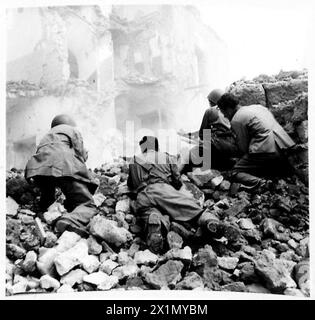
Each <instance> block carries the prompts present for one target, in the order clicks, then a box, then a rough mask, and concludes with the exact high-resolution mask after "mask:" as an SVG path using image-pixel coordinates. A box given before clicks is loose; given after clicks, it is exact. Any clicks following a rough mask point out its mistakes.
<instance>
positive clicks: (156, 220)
mask: <svg viewBox="0 0 315 320" xmlns="http://www.w3.org/2000/svg"><path fill="white" fill-rule="evenodd" d="M146 240H147V245H148V248H149V250H150V251H151V252H153V253H161V252H162V251H163V248H164V239H163V235H162V221H161V214H160V213H159V212H155V211H152V212H151V213H150V215H149V218H148V222H147V239H146Z"/></svg>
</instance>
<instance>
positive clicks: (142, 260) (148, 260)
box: [134, 249, 159, 265]
mask: <svg viewBox="0 0 315 320" xmlns="http://www.w3.org/2000/svg"><path fill="white" fill-rule="evenodd" d="M158 259H159V257H158V256H157V255H156V254H154V253H152V252H151V251H150V250H148V249H147V250H145V251H138V252H136V253H135V256H134V261H135V263H136V264H139V265H141V264H144V265H150V264H155V263H156V262H157V260H158Z"/></svg>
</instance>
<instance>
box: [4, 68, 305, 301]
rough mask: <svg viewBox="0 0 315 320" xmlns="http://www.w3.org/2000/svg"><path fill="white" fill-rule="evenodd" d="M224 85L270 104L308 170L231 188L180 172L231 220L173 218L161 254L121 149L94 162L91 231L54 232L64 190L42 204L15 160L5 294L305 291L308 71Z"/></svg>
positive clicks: (215, 174) (204, 174)
mask: <svg viewBox="0 0 315 320" xmlns="http://www.w3.org/2000/svg"><path fill="white" fill-rule="evenodd" d="M15 85H16V84H13V83H11V84H10V83H9V86H11V89H10V90H9V91H10V92H12V93H15V90H16V91H18V90H19V89H18V88H15V87H14V86H15ZM22 85H23V86H25V85H26V84H25V83H23V84H22ZM29 90H31V91H32V90H36V88H33V87H30V88H29ZM230 91H231V92H232V93H234V94H236V95H237V96H238V97H239V98H240V103H241V104H243V105H244V104H247V105H248V104H254V103H260V104H263V105H266V106H267V107H269V108H270V109H271V110H272V112H273V113H274V115H275V117H276V118H277V119H278V121H279V122H280V123H281V124H282V125H283V126H284V127H285V129H286V130H287V132H288V133H289V134H290V135H291V136H292V138H293V139H294V140H295V141H296V142H297V143H298V144H299V146H300V149H301V150H302V151H301V152H300V153H299V154H298V156H297V157H296V166H297V167H299V168H300V169H301V170H304V171H303V172H304V174H305V177H306V178H305V179H304V180H303V179H302V180H301V179H300V178H301V177H300V176H299V177H297V176H295V175H293V176H290V177H288V178H285V179H276V180H274V181H273V183H272V184H271V185H268V186H266V187H264V188H263V189H261V190H259V192H251V193H249V192H247V191H246V190H243V191H242V190H235V189H234V187H235V185H234V184H231V182H230V181H229V174H228V172H219V171H216V170H207V171H201V170H200V169H198V168H197V169H194V170H193V171H192V172H191V173H188V174H187V175H183V176H182V179H183V182H184V185H185V187H186V188H185V189H186V190H185V194H186V195H187V196H191V197H194V198H195V199H196V200H197V202H198V203H199V205H200V206H201V207H203V208H205V209H206V208H207V209H208V210H209V211H210V212H211V213H213V214H214V215H215V216H216V217H218V219H220V220H221V221H222V222H226V223H229V224H230V225H231V226H234V228H233V229H229V231H228V232H229V234H225V235H224V236H223V237H222V238H220V239H214V238H213V237H209V236H207V235H206V234H204V233H203V232H202V231H201V230H199V229H198V228H197V227H196V226H195V227H194V226H190V225H189V224H187V223H183V224H179V223H176V222H172V221H171V222H170V229H169V230H168V233H167V234H165V248H164V251H163V252H162V253H159V254H157V253H154V252H151V251H150V250H149V248H148V246H147V244H146V241H145V233H144V230H143V224H142V221H141V220H139V218H138V217H137V215H136V212H135V210H134V199H133V197H132V195H131V194H130V191H129V189H128V187H127V178H128V163H127V162H126V161H124V160H123V159H121V158H119V159H117V160H114V161H113V162H111V163H107V164H104V165H102V166H101V167H99V168H96V169H95V170H94V173H95V176H96V178H97V179H98V181H99V188H98V190H97V192H96V194H95V195H94V205H95V207H96V209H97V212H98V213H97V215H95V216H94V217H93V218H92V220H91V221H90V224H89V234H90V235H89V237H88V238H87V239H85V238H81V237H80V236H79V235H77V234H76V233H73V232H69V231H65V232H64V233H63V234H62V235H59V234H57V233H56V232H55V231H54V223H55V221H56V220H57V219H58V218H59V217H60V216H62V214H63V213H64V212H65V209H64V207H63V205H62V204H63V200H64V197H63V195H62V194H61V192H60V191H58V190H57V192H56V193H57V194H56V196H57V200H56V202H55V203H54V204H53V205H52V206H51V207H50V208H49V209H48V211H47V212H45V213H42V212H40V211H39V210H38V200H39V192H38V190H37V189H36V188H35V187H34V186H31V185H29V184H28V183H27V182H26V181H25V179H24V177H23V172H22V171H17V170H15V169H12V170H11V171H8V172H7V177H6V195H7V198H6V204H7V206H6V294H7V295H15V294H25V293H48V292H57V293H62V292H63V293H65V292H80V291H94V290H99V291H105V290H150V289H165V290H215V291H235V292H253V293H275V294H284V295H293V296H309V295H310V277H309V269H310V267H309V190H308V187H307V183H305V181H306V180H307V176H308V170H307V166H308V159H307V152H308V143H307V142H308V136H307V108H308V103H307V98H308V97H307V72H306V71H302V72H280V73H279V74H278V75H277V76H272V77H270V76H266V75H261V76H259V77H257V78H255V79H254V80H252V81H238V82H236V83H234V84H232V85H231V87H230ZM230 239H234V240H233V241H231V240H230Z"/></svg>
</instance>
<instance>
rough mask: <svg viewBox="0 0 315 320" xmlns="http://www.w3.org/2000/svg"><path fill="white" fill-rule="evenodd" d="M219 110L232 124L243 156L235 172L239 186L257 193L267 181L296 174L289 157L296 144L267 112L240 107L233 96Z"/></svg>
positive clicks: (256, 107)
mask: <svg viewBox="0 0 315 320" xmlns="http://www.w3.org/2000/svg"><path fill="white" fill-rule="evenodd" d="M218 107H219V108H220V110H221V111H222V113H223V114H224V116H225V117H227V118H228V119H229V120H230V121H231V126H232V130H233V131H234V133H235V135H236V141H237V144H238V148H239V150H240V152H241V153H242V158H241V159H240V160H239V161H238V162H237V163H236V164H235V166H234V168H233V170H232V177H233V179H234V181H235V182H239V183H241V184H242V185H244V186H247V187H248V188H249V189H256V188H257V187H261V186H263V185H265V184H266V180H265V179H264V178H269V177H273V176H283V175H287V174H288V173H290V172H291V171H292V169H291V168H290V165H289V162H288V159H287V155H288V152H289V150H293V147H294V146H295V143H294V141H293V140H292V139H291V138H290V136H289V135H288V134H287V133H286V132H285V130H284V129H283V128H282V127H281V125H280V124H279V123H278V122H277V120H276V119H275V118H274V116H273V114H272V113H271V112H270V111H269V110H268V109H267V108H265V107H263V106H261V105H250V106H240V105H239V102H238V100H237V99H236V98H235V97H233V96H232V95H231V94H224V95H223V96H222V97H221V99H220V100H219V101H218Z"/></svg>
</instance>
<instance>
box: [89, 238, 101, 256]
mask: <svg viewBox="0 0 315 320" xmlns="http://www.w3.org/2000/svg"><path fill="white" fill-rule="evenodd" d="M87 242H88V247H89V254H95V255H99V254H100V253H101V252H102V250H103V247H102V245H100V244H99V243H98V242H97V240H96V239H95V238H94V237H93V236H90V237H89V238H88V239H87Z"/></svg>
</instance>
